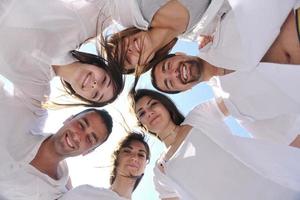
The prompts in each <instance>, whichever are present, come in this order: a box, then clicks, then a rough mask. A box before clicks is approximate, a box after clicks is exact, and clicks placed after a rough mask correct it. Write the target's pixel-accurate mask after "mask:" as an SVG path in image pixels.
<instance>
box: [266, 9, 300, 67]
mask: <svg viewBox="0 0 300 200" xmlns="http://www.w3.org/2000/svg"><path fill="white" fill-rule="evenodd" d="M261 61H262V62H272V63H284V64H300V41H299V39H298V36H297V29H296V21H295V14H294V12H293V11H292V12H291V13H290V14H289V16H288V18H287V19H286V21H285V22H284V24H283V25H282V27H281V30H280V33H279V35H278V37H277V39H276V40H275V41H274V43H273V44H272V46H271V47H270V48H269V50H268V51H267V53H266V54H265V55H264V57H263V58H262V60H261Z"/></svg>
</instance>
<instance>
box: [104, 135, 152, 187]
mask: <svg viewBox="0 0 300 200" xmlns="http://www.w3.org/2000/svg"><path fill="white" fill-rule="evenodd" d="M133 141H138V142H141V143H142V144H143V145H144V146H145V149H146V159H147V161H148V162H149V161H150V154H151V152H150V148H149V145H148V143H147V142H146V140H145V135H144V134H142V133H138V132H131V133H129V134H128V135H127V136H126V137H125V138H124V139H123V140H122V141H121V142H120V143H119V145H118V147H117V148H116V149H115V151H114V153H113V155H112V158H113V170H112V172H111V175H110V184H113V183H114V181H115V179H116V175H117V167H118V165H119V163H118V156H119V154H120V150H121V149H122V148H124V147H128V146H129V145H130V144H131V143H132V142H133ZM143 176H144V174H142V175H141V176H139V177H137V179H136V181H135V184H134V187H133V191H134V190H135V189H136V187H137V186H138V184H139V183H140V181H141V180H142V178H143ZM133 178H134V177H133Z"/></svg>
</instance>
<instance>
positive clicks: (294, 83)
mask: <svg viewBox="0 0 300 200" xmlns="http://www.w3.org/2000/svg"><path fill="white" fill-rule="evenodd" d="M151 76H152V84H153V86H154V87H155V88H156V89H158V90H160V91H162V92H166V93H178V92H182V91H186V90H188V89H190V88H192V87H193V86H195V85H197V84H198V83H200V82H207V83H208V84H209V85H210V86H211V87H212V89H213V92H214V94H215V97H216V98H217V101H218V102H223V103H222V104H221V105H222V108H220V110H221V111H222V112H223V113H224V114H225V115H228V114H229V115H232V116H233V117H235V118H236V119H238V120H239V122H240V123H241V125H242V126H244V127H245V128H246V129H247V130H248V131H249V132H251V133H252V134H253V136H254V137H255V138H261V139H267V140H272V141H273V142H278V143H284V144H291V143H292V142H294V139H295V138H296V137H297V135H298V134H299V133H300V127H299V121H300V115H299V114H300V93H298V92H295V91H297V90H298V87H299V85H300V79H299V77H300V68H298V67H297V66H295V65H289V64H275V63H264V62H261V63H259V65H258V66H257V67H256V68H254V69H252V70H248V71H244V70H242V69H241V70H236V71H232V70H230V69H226V68H225V67H224V68H223V67H222V66H221V67H219V66H214V65H212V64H210V63H209V62H207V61H205V60H203V59H201V58H199V57H197V56H189V55H185V54H183V53H176V54H174V55H171V56H170V55H169V56H168V57H167V58H166V59H163V60H162V61H160V62H159V63H157V64H156V65H155V66H154V67H153V68H152V71H151Z"/></svg>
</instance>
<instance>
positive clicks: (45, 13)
mask: <svg viewBox="0 0 300 200" xmlns="http://www.w3.org/2000/svg"><path fill="white" fill-rule="evenodd" d="M7 4H9V6H8V5H7ZM2 6H3V7H6V8H7V9H5V12H4V13H3V14H2V15H0V22H1V31H2V29H8V30H7V31H6V32H9V33H12V35H11V36H10V35H9V33H8V34H7V35H6V37H5V38H1V40H9V39H13V41H12V43H13V44H14V46H6V48H14V49H15V50H16V49H19V48H21V49H23V50H26V52H28V53H29V54H33V55H34V56H35V57H39V58H40V59H41V60H43V61H44V62H49V61H50V63H49V64H69V63H71V62H74V60H75V59H74V58H73V57H72V56H71V55H70V54H69V52H70V51H71V50H74V49H76V48H77V47H79V45H80V44H81V43H83V42H85V41H86V40H87V39H89V38H91V37H95V36H96V35H97V33H98V34H100V33H101V31H102V30H103V29H105V28H106V27H107V26H108V25H109V24H111V19H110V14H109V13H110V8H109V1H105V0H53V1H47V0H24V1H21V2H20V1H17V0H8V1H5V2H4V3H3V5H2ZM98 16H99V18H98ZM97 20H98V21H97ZM97 22H98V30H97ZM24 31H25V35H24V36H23V33H24ZM15 32H17V33H15ZM18 37H19V38H21V39H22V40H26V41H27V43H26V44H31V43H34V44H31V45H29V46H28V47H27V46H26V47H25V46H22V43H21V44H20V43H19V42H20V41H19V39H18ZM26 41H24V42H26ZM1 44H2V41H1ZM15 56H16V58H18V57H17V55H15Z"/></svg>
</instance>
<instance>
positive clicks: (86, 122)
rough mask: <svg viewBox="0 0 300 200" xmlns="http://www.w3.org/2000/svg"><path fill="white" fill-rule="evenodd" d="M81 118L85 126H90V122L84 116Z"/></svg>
mask: <svg viewBox="0 0 300 200" xmlns="http://www.w3.org/2000/svg"><path fill="white" fill-rule="evenodd" d="M82 120H83V121H84V123H85V124H86V125H87V127H89V126H90V123H89V121H88V120H87V119H86V118H85V117H84V118H82Z"/></svg>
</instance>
